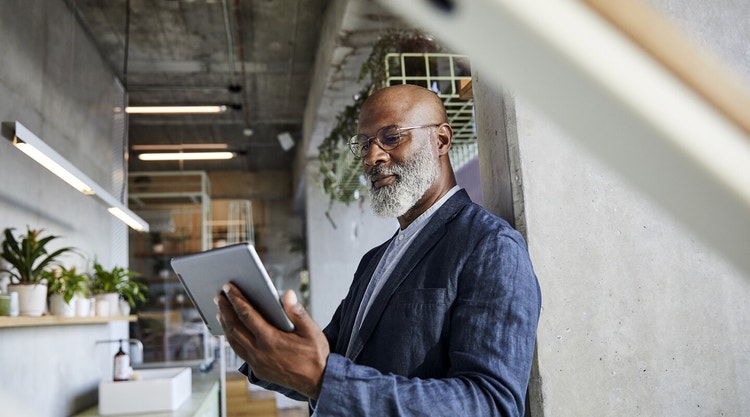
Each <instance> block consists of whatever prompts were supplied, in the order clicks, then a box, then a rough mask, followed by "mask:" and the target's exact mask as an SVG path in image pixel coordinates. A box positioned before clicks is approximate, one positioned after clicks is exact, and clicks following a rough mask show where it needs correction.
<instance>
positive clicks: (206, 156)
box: [138, 152, 235, 161]
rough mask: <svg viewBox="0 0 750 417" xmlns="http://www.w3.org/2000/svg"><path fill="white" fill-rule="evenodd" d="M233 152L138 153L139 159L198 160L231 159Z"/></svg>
mask: <svg viewBox="0 0 750 417" xmlns="http://www.w3.org/2000/svg"><path fill="white" fill-rule="evenodd" d="M234 156H235V153H234V152H158V153H142V154H139V155H138V159H140V160H141V161H198V160H219V159H232V158H234Z"/></svg>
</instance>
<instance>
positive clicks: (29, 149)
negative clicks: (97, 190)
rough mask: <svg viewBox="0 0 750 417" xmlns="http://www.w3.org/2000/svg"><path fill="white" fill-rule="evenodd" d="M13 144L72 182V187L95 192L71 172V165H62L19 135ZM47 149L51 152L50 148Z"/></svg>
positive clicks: (86, 192) (85, 192)
mask: <svg viewBox="0 0 750 417" xmlns="http://www.w3.org/2000/svg"><path fill="white" fill-rule="evenodd" d="M13 145H14V146H15V147H16V148H18V149H19V150H20V151H21V152H23V153H25V154H26V156H28V157H29V158H31V159H33V160H35V161H36V162H38V163H39V165H41V166H43V167H45V168H47V169H48V170H50V172H52V173H53V174H55V175H57V176H58V177H60V179H62V180H63V181H65V182H67V183H68V184H70V186H71V187H73V188H75V189H76V190H78V191H80V192H82V193H84V194H86V195H92V194H94V190H93V189H92V188H91V186H89V185H88V184H86V183H85V182H83V181H81V180H80V179H79V178H78V177H76V176H75V175H74V174H72V173H71V172H70V169H71V167H68V168H67V169H66V168H64V167H63V166H62V165H60V164H58V163H57V162H55V161H54V160H53V159H52V158H50V157H48V156H47V155H45V154H44V153H43V151H41V150H39V149H37V148H35V147H34V146H32V145H30V144H28V143H26V142H23V141H21V140H19V139H18V137H14V138H13ZM47 151H48V152H49V150H47Z"/></svg>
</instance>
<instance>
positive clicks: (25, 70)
mask: <svg viewBox="0 0 750 417" xmlns="http://www.w3.org/2000/svg"><path fill="white" fill-rule="evenodd" d="M0 39H1V41H0V57H2V58H0V121H16V120H17V121H20V122H21V123H23V124H24V125H25V126H26V127H28V128H29V129H30V130H31V131H33V132H34V133H35V134H36V135H37V136H39V137H41V138H42V139H43V140H45V141H46V142H47V143H48V144H49V145H50V146H51V147H53V148H54V149H56V150H57V151H58V152H59V153H60V154H62V155H63V156H64V157H65V158H67V159H68V160H69V161H71V162H72V163H73V164H75V165H76V166H77V167H78V168H79V169H81V171H83V172H84V173H86V174H87V175H88V176H89V177H91V178H92V179H94V180H95V181H97V182H98V183H99V185H101V186H102V187H104V188H105V189H108V190H109V191H110V192H112V194H113V195H115V196H119V195H120V185H121V184H122V179H123V178H124V176H123V171H122V169H121V168H122V166H123V163H122V160H121V157H122V150H123V147H124V144H123V140H124V139H123V138H124V134H123V129H124V126H123V124H122V121H123V119H122V116H120V119H117V118H116V117H115V116H113V108H114V106H115V105H116V103H118V102H121V101H122V100H123V96H122V89H121V88H120V87H119V86H118V85H117V83H116V81H115V79H114V76H113V74H112V72H111V71H110V70H109V69H108V68H107V67H106V65H105V64H104V62H103V61H102V59H101V58H100V56H99V54H98V53H97V51H96V50H95V49H94V47H93V44H92V43H91V42H90V41H89V39H88V38H87V36H86V35H85V34H84V33H83V32H82V31H81V30H80V27H79V26H78V24H77V23H76V21H75V18H74V16H73V13H72V12H71V10H69V9H68V7H67V6H66V5H65V3H64V2H63V1H62V0H58V1H26V0H4V1H2V2H0ZM113 167H114V168H113ZM26 225H29V226H31V227H33V228H44V229H45V230H46V231H47V232H49V233H53V234H56V235H61V236H62V237H63V238H61V239H58V240H57V241H53V245H52V246H54V247H58V246H61V245H66V246H74V247H77V248H79V249H80V251H81V252H82V253H83V254H84V256H85V257H93V256H96V257H97V258H98V259H99V261H100V262H102V263H103V264H104V265H107V266H109V265H112V264H115V263H116V264H119V265H123V264H126V262H127V243H128V242H127V229H126V228H125V226H124V225H121V223H119V221H117V220H115V219H114V218H113V217H112V216H111V215H109V213H108V212H107V210H106V207H104V206H103V205H101V204H100V203H98V202H97V201H96V200H95V199H94V198H92V197H87V196H84V195H83V194H81V193H79V192H78V191H76V190H74V189H73V188H71V187H70V186H68V185H67V184H65V183H64V182H62V181H61V180H59V179H58V178H57V177H55V176H53V175H52V174H51V173H49V172H48V171H47V170H45V169H43V168H41V167H40V166H39V165H38V164H37V163H36V162H34V161H32V160H31V159H29V158H28V157H26V156H25V155H23V154H22V153H21V152H20V151H18V150H16V149H15V148H14V147H13V146H12V144H11V143H10V142H9V141H8V140H6V139H5V138H3V139H0V228H3V229H4V228H5V227H15V228H17V229H18V231H23V230H25V227H26ZM66 263H67V264H68V266H73V265H80V266H84V265H85V258H78V257H72V256H71V257H68V258H66ZM94 327H96V329H94V328H90V327H89V326H73V327H66V328H60V329H59V330H56V331H49V329H46V330H45V329H42V328H29V329H20V330H14V329H0V340H2V343H1V344H2V349H1V350H2V352H0V368H2V374H3V378H0V397H4V398H12V399H13V400H15V401H16V402H18V403H20V404H23V405H24V406H26V407H28V409H29V411H30V412H31V413H32V415H35V416H45V417H46V416H67V415H70V414H72V413H73V412H74V411H77V410H80V409H81V408H83V407H84V406H90V405H92V404H93V402H95V401H96V396H95V390H96V385H97V384H98V382H99V380H100V379H101V378H103V377H109V375H111V370H110V368H108V367H107V364H108V363H109V360H106V361H105V362H104V363H103V364H102V363H101V362H97V361H96V360H95V356H94V355H93V353H94V352H96V354H97V355H98V354H101V355H103V357H105V358H111V356H112V355H113V354H114V352H113V351H111V349H113V347H108V346H101V345H100V346H98V347H96V348H95V346H94V342H95V340H97V339H98V338H100V337H102V338H111V336H112V335H113V332H112V331H110V329H109V327H108V326H106V325H102V326H94ZM114 335H115V336H118V337H124V336H126V335H127V326H124V328H121V327H118V328H117V329H116V330H115V331H114ZM92 396H93V397H92ZM3 403H4V404H5V402H4V401H3ZM4 410H5V409H4ZM6 411H7V410H6ZM0 414H3V412H2V411H0Z"/></svg>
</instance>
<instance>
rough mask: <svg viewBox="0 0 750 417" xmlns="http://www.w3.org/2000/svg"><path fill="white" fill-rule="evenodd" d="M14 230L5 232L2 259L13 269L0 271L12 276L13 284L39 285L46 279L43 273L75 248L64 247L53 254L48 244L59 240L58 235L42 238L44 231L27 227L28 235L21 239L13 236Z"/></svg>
mask: <svg viewBox="0 0 750 417" xmlns="http://www.w3.org/2000/svg"><path fill="white" fill-rule="evenodd" d="M13 230H14V229H13V228H12V227H9V228H6V229H5V231H4V237H5V240H3V244H2V252H0V257H2V258H3V259H5V260H6V261H7V262H8V263H9V264H10V266H11V268H3V269H0V272H7V273H8V274H10V279H11V283H12V284H39V283H42V281H43V279H44V275H43V273H42V272H43V271H46V270H49V269H51V268H52V267H54V266H57V265H58V264H59V258H60V256H62V255H63V254H65V253H67V252H73V251H75V249H74V248H71V247H64V248H60V249H57V250H55V251H53V252H51V253H50V252H47V244H49V242H50V241H52V240H54V239H57V238H59V237H60V236H56V235H47V236H44V237H42V233H43V232H44V229H31V228H29V227H28V226H27V227H26V234H25V235H20V237H19V239H16V237H15V236H14V235H13Z"/></svg>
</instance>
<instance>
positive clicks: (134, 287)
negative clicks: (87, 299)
mask: <svg viewBox="0 0 750 417" xmlns="http://www.w3.org/2000/svg"><path fill="white" fill-rule="evenodd" d="M140 277H141V274H139V273H138V272H136V271H131V270H130V269H128V268H123V267H120V266H115V267H113V268H112V269H109V270H108V269H105V268H104V267H103V266H102V265H101V264H100V263H99V262H97V261H94V272H93V273H92V275H91V290H92V291H93V292H94V293H95V294H103V293H107V292H114V293H118V294H120V295H121V296H122V297H123V298H125V300H127V301H128V303H129V304H130V306H131V307H135V304H136V302H137V301H141V302H145V301H146V293H147V292H148V286H146V284H144V283H143V282H140V281H137V280H136V278H140Z"/></svg>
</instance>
